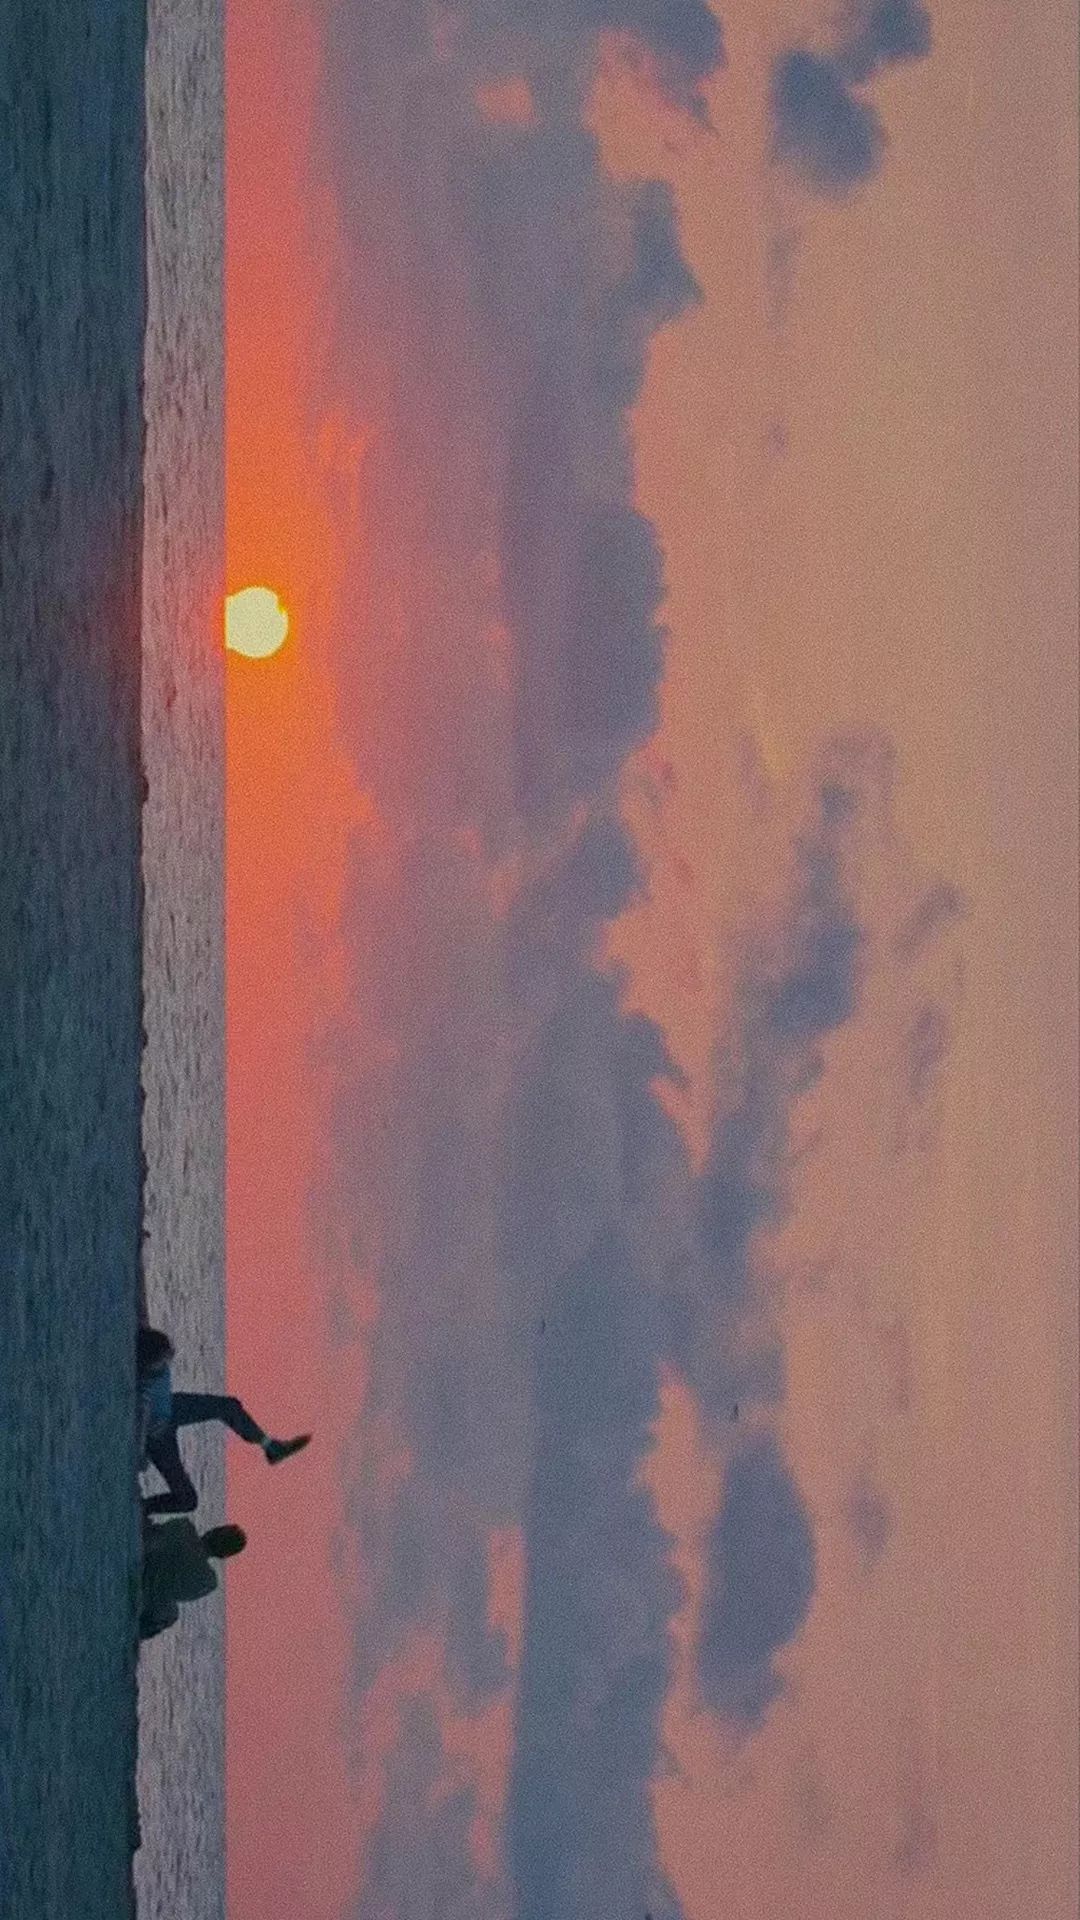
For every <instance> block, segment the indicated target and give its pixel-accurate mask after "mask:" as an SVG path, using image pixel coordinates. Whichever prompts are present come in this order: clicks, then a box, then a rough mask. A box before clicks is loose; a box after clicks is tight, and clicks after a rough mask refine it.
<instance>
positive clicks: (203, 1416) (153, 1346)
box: [137, 1327, 311, 1514]
mask: <svg viewBox="0 0 1080 1920" xmlns="http://www.w3.org/2000/svg"><path fill="white" fill-rule="evenodd" d="M173 1354H174V1349H173V1344H172V1341H171V1340H170V1339H169V1336H168V1334H167V1333H163V1332H162V1331H161V1329H160V1327H140V1328H139V1336H138V1347H137V1361H138V1374H139V1388H140V1395H141V1399H142V1417H143V1432H144V1452H145V1457H146V1459H147V1460H148V1461H149V1462H150V1463H151V1465H152V1466H154V1467H156V1468H157V1470H158V1472H159V1473H160V1475H161V1477H162V1479H163V1480H164V1482H165V1485H166V1487H167V1488H168V1492H167V1493H155V1494H151V1495H150V1496H149V1497H147V1498H145V1499H144V1500H143V1512H144V1513H147V1514H151V1513H193V1512H194V1510H195V1508H196V1506H197V1505H198V1501H199V1496H198V1494H197V1493H196V1491H195V1488H194V1485H193V1484H192V1481H191V1478H190V1476H189V1474H188V1471H187V1468H186V1467H185V1466H184V1462H183V1460H182V1459H181V1457H180V1447H179V1443H178V1441H177V1437H176V1436H177V1431H178V1429H179V1428H180V1427H193V1426H200V1425H202V1423H203V1422H204V1421H206V1420H221V1421H222V1422H223V1423H224V1425H225V1426H227V1427H229V1428H231V1430H232V1432H233V1433H235V1434H238V1435H239V1437H240V1439H241V1440H246V1441H248V1442H249V1444H250V1445H251V1446H255V1447H261V1448H262V1450H263V1452H264V1454H265V1455H266V1458H267V1460H268V1461H269V1462H270V1465H271V1466H272V1467H273V1466H277V1464H278V1462H279V1461H280V1460H287V1459H288V1458H289V1455H290V1454H293V1453H299V1452H300V1449H301V1448H302V1447H306V1446H307V1444H308V1441H309V1440H310V1439H311V1435H310V1433H300V1434H297V1435H296V1437H295V1439H293V1440H274V1439H272V1438H271V1437H270V1435H269V1434H268V1433H266V1432H265V1431H264V1429H263V1428H262V1427H260V1425H259V1423H258V1421H257V1420H253V1419H252V1417H251V1415H250V1413H249V1412H248V1410H247V1408H246V1407H245V1406H244V1405H243V1403H242V1402H241V1401H240V1400H238V1399H237V1397H236V1395H235V1394H232V1393H174V1392H173V1387H172V1372H171V1363H172V1359H173Z"/></svg>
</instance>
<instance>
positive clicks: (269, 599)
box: [225, 587, 289, 660]
mask: <svg viewBox="0 0 1080 1920" xmlns="http://www.w3.org/2000/svg"><path fill="white" fill-rule="evenodd" d="M288 631H289V616H288V614H287V613H286V611H285V609H284V607H283V606H282V604H281V601H280V600H279V599H278V597H277V594H276V593H274V592H273V591H272V590H271V588H269V587H245V588H244V590H243V592H242V593H231V594H230V595H229V597H228V599H227V600H226V602H225V645H226V646H227V647H231V648H232V651H233V652H234V653H246V654H247V655H248V657H249V659H251V660H265V659H266V657H267V655H268V654H271V653H276V652H277V650H278V648H279V647H280V646H281V644H282V642H283V641H284V639H285V635H286V634H287V633H288Z"/></svg>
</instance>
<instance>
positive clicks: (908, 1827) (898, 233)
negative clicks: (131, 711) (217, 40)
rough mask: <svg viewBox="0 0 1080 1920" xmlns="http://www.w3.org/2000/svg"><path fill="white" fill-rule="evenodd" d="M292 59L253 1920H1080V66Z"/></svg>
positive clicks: (867, 10)
mask: <svg viewBox="0 0 1080 1920" xmlns="http://www.w3.org/2000/svg"><path fill="white" fill-rule="evenodd" d="M227 32H228V46H227V62H228V64H227V99H228V117H227V276H226V291H227V338H226V369H227V407H226V442H227V485H228V493H227V584H228V587H229V590H230V591H235V590H238V589H239V588H241V587H243V586H247V585H251V584H264V585H269V586H271V587H273V589H274V590H275V591H276V592H278V593H280V595H281V597H282V600H283V602H284V604H285V605H286V606H287V608H288V609H289V613H290V621H291V630H290V636H289V639H288V641H287V642H286V645H285V647H284V648H283V649H282V651H281V653H280V654H278V655H276V656H274V657H273V658H271V659H269V660H265V661H249V660H244V659H240V658H238V657H236V656H235V655H230V657H229V662H228V678H227V703H228V704H227V746H228V781H227V801H228V806H227V852H228V872H227V994H228V1000H227V1032H228V1156H227V1221H228V1239H227V1247H228V1373H229V1378H230V1383H231V1386H232V1388H233V1390H234V1391H237V1392H239V1393H240V1394H241V1395H242V1397H243V1398H244V1399H245V1401H246V1402H247V1403H248V1404H249V1405H251V1406H252V1408H253V1410H254V1411H255V1412H256V1414H257V1417H258V1418H260V1419H261V1420H262V1421H263V1422H264V1424H265V1425H267V1426H268V1427H270V1428H271V1429H272V1430H274V1431H277V1432H291V1431H294V1430H298V1429H305V1428H307V1427H309V1426H310V1427H311V1428H312V1429H313V1430H314V1434H315V1438H314V1440H313V1443H312V1446H311V1448H310V1449H309V1451H308V1452H307V1453H306V1454H305V1455H304V1456H303V1457H302V1459H298V1460H296V1461H295V1462H292V1463H290V1464H289V1465H287V1466H285V1467H283V1468H281V1469H280V1471H278V1470H275V1472H274V1473H273V1474H268V1473H267V1472H266V1469H265V1466H264V1464H263V1463H262V1462H261V1461H258V1460H252V1459H251V1458H250V1457H249V1455H248V1452H247V1450H244V1449H240V1448H235V1449H233V1450H232V1452H231V1454H230V1459H229V1474H230V1480H229V1509H230V1517H231V1518H236V1519H238V1520H240V1521H241V1523H242V1524H243V1525H244V1526H245V1528H246V1529H247V1531H248V1534H249V1541H250V1544H249V1548H248V1551H247V1552H246V1553H245V1555H244V1556H243V1557H242V1559H241V1560H239V1561H238V1562H236V1563H235V1565H231V1566H230V1569H229V1575H228V1581H227V1587H228V1667H227V1671H228V1809H229V1811H228V1853H229V1912H230V1916H231V1920H263V1916H265V1915H266V1914H267V1913H270V1912H279V1911H287V1912H288V1913H290V1914H291V1915H292V1916H294V1917H295V1920H346V1917H348V1920H353V1917H354V1916H355V1917H356V1920H429V1917H430V1920H435V1916H438V1917H439V1920H489V1917H490V1920H496V1916H498V1917H500V1920H502V1917H505V1920H594V1916H600V1915H603V1916H605V1917H606V1916H608V1915H610V1914H611V1913H612V1912H614V1911H618V1912H620V1913H623V1912H625V1913H630V1914H632V1913H634V1912H640V1913H641V1914H643V1915H644V1914H646V1913H648V1914H651V1915H652V1916H653V1920H720V1917H721V1916H723V1917H724V1920H749V1916H751V1915H754V1916H760V1915H762V1914H771V1913H774V1912H775V1913H779V1912H790V1913H793V1914H796V1915H799V1916H805V1920H818V1916H822V1920H824V1916H826V1915H828V1916H838V1920H865V1916H866V1915H867V1913H871V1912H872V1913H874V1914H875V1915H881V1916H883V1920H889V1916H893V1915H896V1916H912V1920H937V1917H938V1916H944V1915H946V1914H947V1915H949V1916H950V1920H968V1916H971V1920H975V1916H978V1920H1015V1916H1016V1914H1017V1913H1021V1912H1022V1913H1026V1914H1031V1915H1033V1916H1035V1917H1036V1920H1059V1917H1060V1920H1064V1916H1066V1915H1067V1914H1068V1913H1069V1912H1070V1910H1074V1909H1075V1904H1076V1897H1077V1857H1076V1797H1077V1783H1076V1759H1075V1754H1076V1739H1075V1731H1076V1655H1077V1648H1076V1572H1075V1568H1076V1557H1077V1555H1076V1508H1077V1471H1076V1430H1077V1421H1076V1414H1077V1389H1076V1373H1077V1358H1076V1355H1077V1326H1076V1285H1077V1220H1076V1184H1077V1182H1076V1172H1077V1167H1076V1160H1077V1154H1076V1105H1077V1067H1076V1062H1077V1046H1078V1022H1077V984H1076V974H1077V878H1076V876H1077V859H1078V833H1077V764H1076V762H1077V751H1076V708H1077V684H1076V672H1077V669H1076V648H1075V635H1076V628H1077V608H1076V572H1077V476H1076V430H1077V392H1076V382H1077V374H1076V368H1077V340H1076V299H1075V292H1076V262H1077V167H1076V145H1077V123H1076V109H1075V101H1074V99H1073V97H1072V89H1071V87H1070V84H1069V76H1070V73H1071V72H1072V71H1073V70H1074V68H1075V46H1074V32H1075V28H1074V23H1073V22H1072V20H1071V19H1070V17H1069V13H1068V10H1067V9H1066V8H1064V7H1063V6H1058V5H1056V4H1055V5H1052V6H1049V7H1045V8H1042V9H1040V10H1039V17H1038V19H1037V21H1035V20H1032V19H1027V18H1024V19H1021V18H1018V17H1017V16H1016V15H1015V13H1014V12H1013V10H1011V9H1007V8H1005V7H1004V6H999V5H991V6H986V5H982V6H979V7H978V8H976V7H975V6H973V5H961V4H957V3H953V4H945V3H944V0H941V3H939V4H938V5H937V6H936V7H934V8H933V9H931V11H930V13H929V14H927V13H926V12H924V11H923V9H921V8H920V7H918V6H915V5H913V4H911V3H910V0H886V3H885V4H882V5H877V6H868V7H859V6H856V7H854V8H852V9H851V10H849V11H847V12H843V11H841V12H839V13H829V12H827V11H825V10H822V12H820V13H815V12H814V10H813V9H811V8H809V7H808V6H806V5H803V4H799V5H795V4H790V5H789V4H787V0H781V3H780V4H777V5H775V6H770V7H768V8H766V7H764V6H761V5H758V4H755V5H751V4H749V0H746V4H743V5H741V6H733V7H728V8H727V9H726V10H725V11H724V13H723V15H722V17H721V16H718V15H714V14H713V13H712V12H710V11H709V10H708V8H707V7H706V6H705V5H704V4H703V0H678V3H677V4H674V3H673V4H671V5H668V6H665V5H662V4H660V0H578V3H577V4H574V3H573V0H552V4H551V5H549V6H547V7H545V8H544V9H542V10H541V9H528V10H527V9H520V8H516V7H515V6H514V5H513V4H511V3H510V0H484V4H479V3H478V4H474V5H465V6H462V7H460V8H456V9H455V8H451V7H449V6H441V5H440V6H434V5H433V6H430V7H428V8H426V9H423V10H421V9H414V8H411V7H406V6H397V5H388V6H383V7H379V8H361V7H359V6H356V5H352V4H350V5H345V4H331V3H330V0H259V4H258V5H255V4H254V0H232V4H231V5H230V8H229V9H228V14H227Z"/></svg>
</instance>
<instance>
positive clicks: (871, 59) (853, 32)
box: [839, 0, 932, 86]
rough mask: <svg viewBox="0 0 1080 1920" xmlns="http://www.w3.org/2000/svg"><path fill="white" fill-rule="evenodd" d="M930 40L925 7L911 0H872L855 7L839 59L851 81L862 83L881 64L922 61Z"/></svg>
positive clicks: (870, 78)
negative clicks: (867, 3) (871, 2)
mask: <svg viewBox="0 0 1080 1920" xmlns="http://www.w3.org/2000/svg"><path fill="white" fill-rule="evenodd" d="M931 43H932V34H931V28H930V15H929V13H928V12H927V10H926V8H925V7H922V6H919V5H918V4H913V0H874V3H873V4H871V5H869V6H867V5H864V6H860V7H857V8H856V10H855V16H854V19H853V21H852V25H851V27H850V29H849V32H848V34H847V36H846V38H845V39H844V42H843V45H842V48H841V52H840V55H839V58H840V61H841V63H842V65H843V68H844V71H845V73H846V74H847V76H848V79H849V80H850V81H851V82H852V84H853V85H859V86H863V85H865V83H866V82H867V81H868V80H872V79H873V77H874V75H875V74H876V73H877V72H878V71H879V69H880V68H881V67H885V66H891V65H892V64H893V63H894V62H896V61H902V60H925V58H926V56H927V54H928V53H929V52H930V47H931Z"/></svg>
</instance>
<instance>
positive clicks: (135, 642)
mask: <svg viewBox="0 0 1080 1920" xmlns="http://www.w3.org/2000/svg"><path fill="white" fill-rule="evenodd" d="M222 43H223V21H222V0H212V3H211V0H187V3H186V4H185V6H184V7H183V8H182V9H172V10H171V11H170V10H169V9H168V8H167V7H166V6H165V5H164V4H161V3H160V0H152V4H151V6H150V8H149V17H147V12H146V9H145V8H144V6H143V4H142V0H137V3H136V0H9V3H8V5H7V6H6V7H5V10H4V29H3V32H2V33H0V1263H2V1265H0V1912H2V1913H3V1915H4V1920H30V1916H33V1917H34V1920H43V1917H44V1916H48V1917H49V1920H52V1917H53V1916H57V1920H59V1916H64V1920H74V1917H75V1916H78V1920H106V1916H107V1917H108V1920H116V1916H119V1915H123V1914H128V1913H131V1912H132V1911H133V1909H134V1905H135V1901H136V1898H137V1902H138V1910H139V1912H140V1913H141V1914H144V1915H147V1916H155V1915H159V1914H160V1915H165V1914H168V1915H169V1916H170V1920H196V1917H198V1920H203V1916H206V1917H207V1920H209V1916H215V1917H216V1916H220V1915H222V1914H223V1912H224V1778H223V1764H224V1684H223V1682H224V1644H223V1642H224V1625H223V1617H222V1610H221V1607H220V1605H217V1606H215V1605H214V1604H213V1603H206V1605H205V1606H204V1607H203V1608H202V1609H201V1610H200V1611H199V1612H198V1613H197V1614H196V1615H195V1617H193V1618H192V1619H190V1620H185V1622H184V1623H183V1624H182V1626H180V1627H178V1628H176V1629H174V1630H173V1633H172V1634H171V1635H163V1636H162V1637H161V1638H160V1639H159V1640H156V1641H154V1642H152V1643H150V1644H149V1645H148V1646H147V1647H146V1648H144V1649H143V1651H142V1654H141V1656H138V1657H137V1649H136V1643H135V1637H134V1632H135V1610H136V1597H137V1571H138V1552H139V1544H138V1543H139V1524H138V1507H137V1502H136V1499H135V1489H136V1480H135V1467H136V1437H135V1421H134V1384H135V1383H134V1334H135V1328H136V1324H137V1317H138V1313H139V1306H140V1293H141V1292H142V1291H144V1293H145V1302H146V1306H147V1308H148V1310H149V1313H150V1315H151V1317H152V1318H153V1319H155V1320H156V1321H158V1322H159V1323H161V1324H164V1325H166V1326H167V1327H168V1328H169V1330H170V1331H171V1333H172V1334H173V1337H174V1340H175V1342H176V1346H177V1352H178V1362H177V1366H176V1369H175V1374H176V1380H177V1384H178V1385H181V1386H184V1385H199V1386H203V1385H205V1386H209V1387H215V1386H217V1385H219V1384H220V1382H221V1380H222V1378H223V1366H224V1251H223V1249H224V1223H223V1214H224V1200H223V1194H224V1032H223V1023H224V991H223V976H224V953H223V946H224V907H223V900H224V895H223V826H224V744H223V658H222V652H221V627H220V608H221V593H222V586H223V512H222V497H223V473H222V460H223V327H222V253H223V187H222V166H223V104H222V94H223V44H222ZM144 376H145V377H144ZM144 415H145V428H144ZM144 801H145V804H144ZM144 1029H145V1044H144V1040H143V1031H144ZM144 1154H145V1178H144V1177H143V1155H144ZM186 1451H187V1452H188V1453H189V1456H190V1459H191V1464H192V1469H193V1473H194V1475H195V1478H196V1480H197V1482H198V1483H199V1486H200V1491H201V1494H202V1498H203V1507H202V1512H203V1513H204V1514H205V1515H206V1519H207V1524H209V1523H210V1521H211V1520H215V1519H219V1518H221V1516H222V1497H223V1475H222V1453H223V1449H222V1445H221V1441H220V1438H219V1437H218V1438H215V1439H213V1440H208V1439H207V1438H206V1437H205V1436H196V1437H195V1438H194V1439H193V1441H192V1442H191V1443H190V1444H189V1445H188V1446H187V1447H186ZM200 1517H201V1516H200ZM192 1612H193V1613H194V1610H192ZM136 1680H137V1682H138V1688H137V1691H136ZM136 1701H137V1703H138V1705H137V1716H138V1721H137V1724H138V1742H136ZM136 1753H137V1754H138V1759H137V1782H138V1796H139V1803H140V1809H141V1821H140V1824H141V1835H142V1845H141V1848H140V1849H139V1851H138V1853H137V1854H136V1856H135V1863H134V1871H133V1866H132V1841H133V1839H134V1837H135V1835H136V1832H137V1822H136V1812H135V1797H134V1788H135V1783H136Z"/></svg>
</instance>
